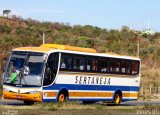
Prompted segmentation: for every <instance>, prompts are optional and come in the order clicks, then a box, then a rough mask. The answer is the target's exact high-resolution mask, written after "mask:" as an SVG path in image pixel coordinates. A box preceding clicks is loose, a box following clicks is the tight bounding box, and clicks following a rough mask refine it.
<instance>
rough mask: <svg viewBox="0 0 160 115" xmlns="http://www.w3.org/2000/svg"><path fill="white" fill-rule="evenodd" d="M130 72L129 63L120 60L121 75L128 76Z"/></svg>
mask: <svg viewBox="0 0 160 115" xmlns="http://www.w3.org/2000/svg"><path fill="white" fill-rule="evenodd" d="M130 72H131V65H130V61H128V60H121V73H124V74H130Z"/></svg>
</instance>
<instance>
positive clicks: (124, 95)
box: [123, 93, 138, 97]
mask: <svg viewBox="0 0 160 115" xmlns="http://www.w3.org/2000/svg"><path fill="white" fill-rule="evenodd" d="M123 97H138V93H123Z"/></svg>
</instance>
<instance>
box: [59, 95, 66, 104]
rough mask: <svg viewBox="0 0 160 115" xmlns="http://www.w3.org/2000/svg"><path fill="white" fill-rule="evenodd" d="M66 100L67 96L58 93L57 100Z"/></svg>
mask: <svg viewBox="0 0 160 115" xmlns="http://www.w3.org/2000/svg"><path fill="white" fill-rule="evenodd" d="M66 100H67V96H66V95H65V94H63V93H60V94H59V96H58V102H64V101H66Z"/></svg>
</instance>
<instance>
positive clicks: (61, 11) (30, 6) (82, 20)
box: [0, 0, 160, 32]
mask: <svg viewBox="0 0 160 115" xmlns="http://www.w3.org/2000/svg"><path fill="white" fill-rule="evenodd" d="M6 9H9V10H11V14H14V15H18V16H21V17H22V18H25V19H27V18H32V19H35V20H39V21H51V22H60V23H69V24H70V25H71V26H73V25H92V26H97V27H100V28H106V29H120V28H121V27H122V26H128V27H131V28H132V29H136V30H144V29H147V27H148V22H150V23H149V24H150V28H151V29H152V30H153V31H157V32H160V0H0V15H2V14H3V10H6Z"/></svg>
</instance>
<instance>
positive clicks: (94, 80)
mask: <svg viewBox="0 0 160 115" xmlns="http://www.w3.org/2000/svg"><path fill="white" fill-rule="evenodd" d="M75 83H76V84H94V85H110V83H111V79H110V78H106V77H86V76H76V77H75Z"/></svg>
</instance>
